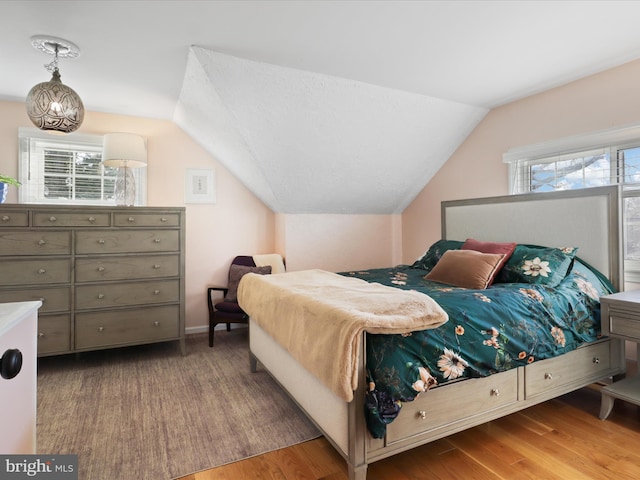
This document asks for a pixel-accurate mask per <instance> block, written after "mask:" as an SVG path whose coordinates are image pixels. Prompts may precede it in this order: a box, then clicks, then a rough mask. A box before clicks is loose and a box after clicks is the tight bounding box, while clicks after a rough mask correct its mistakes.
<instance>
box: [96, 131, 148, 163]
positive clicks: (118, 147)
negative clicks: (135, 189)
mask: <svg viewBox="0 0 640 480" xmlns="http://www.w3.org/2000/svg"><path fill="white" fill-rule="evenodd" d="M102 163H103V164H104V165H107V166H108V167H129V168H135V167H146V166H147V147H146V145H145V143H144V138H142V137H140V136H138V135H134V134H133V133H108V134H106V135H105V136H104V141H103V144H102Z"/></svg>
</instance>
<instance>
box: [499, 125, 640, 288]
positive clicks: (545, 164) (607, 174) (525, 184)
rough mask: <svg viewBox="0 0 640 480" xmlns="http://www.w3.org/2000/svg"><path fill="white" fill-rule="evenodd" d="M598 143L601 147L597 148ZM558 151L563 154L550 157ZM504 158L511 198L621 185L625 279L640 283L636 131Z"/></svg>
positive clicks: (517, 151)
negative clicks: (535, 193)
mask: <svg viewBox="0 0 640 480" xmlns="http://www.w3.org/2000/svg"><path fill="white" fill-rule="evenodd" d="M607 142H609V144H608V145H606V143H607ZM590 143H591V145H590V146H588V145H589V144H590ZM596 143H597V144H598V146H597V147H596V148H593V145H594V144H596ZM603 143H604V144H605V145H603ZM571 144H573V146H572V145H571ZM585 146H587V148H585ZM571 147H573V148H571ZM581 147H582V148H581ZM554 148H555V149H557V151H559V152H562V153H558V154H555V153H552V152H553V150H554ZM571 150H572V151H571ZM504 157H505V162H506V163H509V172H510V174H509V176H510V189H511V192H512V193H524V192H548V191H552V190H569V189H575V188H587V187H597V186H603V185H621V186H622V197H623V226H622V227H623V232H622V235H623V239H624V266H625V280H627V281H633V282H640V129H639V128H638V127H636V128H629V129H626V131H625V133H624V134H621V133H620V131H613V132H603V133H598V134H594V136H593V138H590V137H588V136H584V137H580V138H578V139H577V141H576V139H565V140H560V141H557V142H550V143H549V144H543V145H537V146H530V147H523V148H521V149H515V150H512V151H510V152H507V153H506V154H505V156H504Z"/></svg>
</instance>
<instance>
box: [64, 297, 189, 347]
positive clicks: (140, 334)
mask: <svg viewBox="0 0 640 480" xmlns="http://www.w3.org/2000/svg"><path fill="white" fill-rule="evenodd" d="M179 318H180V308H179V306H178V305H170V306H164V307H147V308H137V309H131V310H113V311H106V312H104V311H102V312H91V313H90V312H83V313H76V331H75V333H76V336H75V343H76V344H75V347H76V348H77V349H85V348H96V347H107V346H116V345H126V344H130V343H131V344H133V343H145V342H153V341H159V340H164V339H167V340H170V339H174V338H177V337H178V336H179V334H180V321H179Z"/></svg>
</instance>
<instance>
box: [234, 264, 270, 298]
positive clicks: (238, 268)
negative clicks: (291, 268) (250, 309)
mask: <svg viewBox="0 0 640 480" xmlns="http://www.w3.org/2000/svg"><path fill="white" fill-rule="evenodd" d="M247 273H258V274H260V275H268V274H270V273H271V267H270V266H266V267H247V266H244V265H236V264H232V265H231V268H229V285H228V288H229V291H228V292H227V296H226V297H224V300H225V302H237V301H238V285H239V284H240V280H241V279H242V277H243V276H244V275H246V274H247Z"/></svg>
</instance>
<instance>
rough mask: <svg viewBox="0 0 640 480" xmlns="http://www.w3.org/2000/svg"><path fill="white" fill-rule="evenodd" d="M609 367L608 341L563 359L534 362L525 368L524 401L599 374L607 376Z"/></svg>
mask: <svg viewBox="0 0 640 480" xmlns="http://www.w3.org/2000/svg"><path fill="white" fill-rule="evenodd" d="M610 364H611V359H610V345H609V342H599V343H596V344H593V345H588V346H585V347H581V348H578V349H577V350H574V351H572V352H568V353H565V354H564V355H561V356H560V357H555V358H549V359H547V360H541V361H540V362H535V363H532V364H530V365H527V366H526V367H525V383H524V392H525V398H526V399H530V398H534V397H536V396H538V395H544V394H547V393H548V392H550V391H552V390H554V389H556V388H562V387H564V386H566V385H568V384H570V383H574V382H576V381H579V380H580V379H582V378H585V377H590V376H593V375H594V374H596V373H597V372H600V371H602V372H603V374H604V372H605V371H606V370H608V369H609V365H610Z"/></svg>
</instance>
